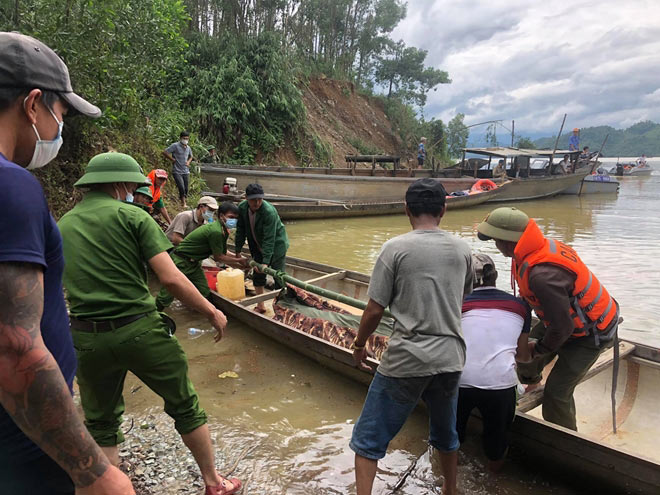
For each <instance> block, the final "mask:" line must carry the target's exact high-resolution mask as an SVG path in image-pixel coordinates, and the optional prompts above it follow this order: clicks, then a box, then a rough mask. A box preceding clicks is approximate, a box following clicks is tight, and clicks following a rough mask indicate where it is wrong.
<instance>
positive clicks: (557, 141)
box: [550, 114, 568, 170]
mask: <svg viewBox="0 0 660 495" xmlns="http://www.w3.org/2000/svg"><path fill="white" fill-rule="evenodd" d="M567 115H568V114H564V120H562V121H561V127H560V128H559V134H557V139H556V140H555V147H554V148H553V149H552V155H550V169H551V170H552V160H554V158H555V152H556V151H557V146H559V138H560V137H561V133H562V131H563V130H564V124H565V123H566V116H567Z"/></svg>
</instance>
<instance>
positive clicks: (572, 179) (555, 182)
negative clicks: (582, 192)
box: [457, 147, 590, 202]
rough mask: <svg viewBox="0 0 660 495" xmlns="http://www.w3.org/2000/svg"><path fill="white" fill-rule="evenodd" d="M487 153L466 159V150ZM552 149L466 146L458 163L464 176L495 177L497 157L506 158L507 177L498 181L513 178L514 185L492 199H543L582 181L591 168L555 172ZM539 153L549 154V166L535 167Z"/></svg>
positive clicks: (472, 152) (474, 152) (560, 151)
mask: <svg viewBox="0 0 660 495" xmlns="http://www.w3.org/2000/svg"><path fill="white" fill-rule="evenodd" d="M468 153H469V154H473V155H477V156H484V157H486V159H474V158H472V159H469V160H467V159H466V154H468ZM569 153H571V152H569V151H566V150H559V151H557V152H556V155H558V156H559V155H564V154H569ZM549 155H552V152H548V151H538V150H527V149H517V148H506V147H496V148H465V149H464V150H463V159H462V161H461V162H460V163H458V164H457V167H459V168H460V171H461V174H463V176H465V175H467V174H470V175H472V176H473V177H475V178H492V177H493V170H494V168H495V164H494V163H493V161H494V160H493V159H496V160H498V161H499V160H502V161H503V162H504V172H505V173H506V179H497V178H494V179H493V180H494V181H495V182H499V181H502V180H511V185H510V186H509V187H508V188H507V190H506V191H503V192H502V193H500V194H498V195H497V197H495V198H493V199H492V200H490V201H492V202H502V201H521V200H529V199H540V198H547V197H550V196H555V195H557V194H559V193H561V192H562V191H564V190H565V189H568V188H569V187H572V186H574V185H575V184H579V183H580V182H581V181H582V179H583V178H584V177H586V175H587V174H588V173H589V172H590V171H589V170H588V169H586V168H583V169H578V170H577V171H576V172H575V173H571V174H566V175H551V174H549V171H550V170H551V169H552V163H549V161H550V160H551V159H552V157H551V156H549ZM535 157H542V158H544V159H545V158H548V159H549V160H548V166H547V167H546V166H544V167H541V168H535V167H534V166H533V164H532V159H533V158H535Z"/></svg>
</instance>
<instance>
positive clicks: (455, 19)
mask: <svg viewBox="0 0 660 495" xmlns="http://www.w3.org/2000/svg"><path fill="white" fill-rule="evenodd" d="M392 38H393V39H403V40H404V41H405V43H406V44H407V45H412V46H416V47H419V48H424V49H426V50H428V56H427V59H426V61H427V64H428V65H432V66H433V67H436V68H439V69H443V70H446V71H447V72H449V77H450V78H451V79H452V83H451V84H448V85H440V86H439V87H438V89H437V91H436V92H431V93H430V94H429V99H428V103H427V107H426V109H425V116H426V117H427V118H430V117H439V118H442V119H443V120H445V121H447V120H449V119H451V118H452V117H453V116H454V115H456V113H457V112H462V113H464V114H465V115H466V117H465V122H466V124H468V125H469V124H473V123H477V122H482V121H485V120H494V119H504V120H505V121H507V122H504V124H505V125H507V127H510V124H511V120H512V119H515V121H516V134H521V135H523V136H539V135H552V134H556V133H557V131H558V130H559V126H560V125H561V119H562V117H563V114H564V113H567V114H568V117H567V120H566V127H568V128H573V127H590V126H595V125H611V126H613V127H616V128H624V127H628V126H630V125H631V124H634V123H635V122H639V121H640V120H647V119H648V120H653V121H655V122H660V0H648V1H645V0H624V1H622V0H596V1H589V0H573V1H565V0H554V1H547V0H408V16H407V17H406V19H404V20H403V21H402V22H401V23H400V24H399V26H397V28H396V30H395V31H394V32H393V33H392ZM475 131H476V129H475ZM498 134H499V132H498Z"/></svg>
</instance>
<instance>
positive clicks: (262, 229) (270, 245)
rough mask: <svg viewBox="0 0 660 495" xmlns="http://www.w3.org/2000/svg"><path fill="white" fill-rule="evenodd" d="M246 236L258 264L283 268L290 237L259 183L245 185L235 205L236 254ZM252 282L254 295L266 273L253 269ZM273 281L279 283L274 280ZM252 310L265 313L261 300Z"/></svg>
mask: <svg viewBox="0 0 660 495" xmlns="http://www.w3.org/2000/svg"><path fill="white" fill-rule="evenodd" d="M246 238H247V241H248V246H249V247H250V254H251V255H252V258H254V260H255V261H256V262H257V263H263V264H264V265H267V266H268V267H270V268H272V269H273V270H284V264H285V259H286V251H287V249H289V238H288V237H287V235H286V230H285V229H284V224H283V223H282V221H281V220H280V216H279V214H278V213H277V210H276V209H275V207H274V206H273V205H271V204H270V203H269V202H268V201H264V189H263V187H261V185H260V184H248V186H247V187H246V188H245V201H242V202H241V203H240V204H239V205H238V223H237V224H236V256H240V255H241V250H242V249H243V244H245V239H246ZM252 282H253V283H254V291H255V292H256V293H257V295H258V294H263V293H264V287H265V286H266V274H265V273H261V272H259V271H257V270H256V269H255V272H254V275H253V278H252ZM275 284H276V285H278V283H277V281H275ZM255 311H257V312H258V313H265V312H266V307H265V306H264V303H263V302H260V303H258V304H257V306H256V308H255Z"/></svg>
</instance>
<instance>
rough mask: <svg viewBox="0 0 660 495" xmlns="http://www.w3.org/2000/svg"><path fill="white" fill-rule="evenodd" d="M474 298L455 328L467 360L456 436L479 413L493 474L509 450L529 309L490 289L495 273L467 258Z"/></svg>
mask: <svg viewBox="0 0 660 495" xmlns="http://www.w3.org/2000/svg"><path fill="white" fill-rule="evenodd" d="M472 267H473V269H474V292H472V294H470V295H469V296H467V297H466V298H465V301H464V302H463V316H462V318H461V325H462V327H463V337H464V338H465V343H466V345H467V359H466V361H465V367H464V368H463V374H462V375H461V381H460V388H459V392H458V412H457V420H456V425H457V430H458V438H459V439H460V441H461V443H463V442H464V441H465V434H466V430H467V423H468V419H469V418H470V414H471V413H472V410H473V409H474V408H477V409H478V410H479V412H480V413H481V418H482V423H483V434H482V439H483V446H484V451H485V453H486V457H487V458H488V469H489V471H491V472H497V471H499V470H500V468H501V467H502V464H503V463H504V457H505V456H506V452H507V449H508V448H509V431H510V429H511V423H513V418H514V417H515V415H516V386H517V385H518V377H517V376H516V359H517V360H518V361H528V360H529V346H528V342H527V336H528V335H529V329H530V325H531V321H532V312H531V310H530V308H529V305H528V304H527V303H525V302H524V301H522V300H521V299H519V298H517V297H514V296H513V295H511V294H507V293H506V292H504V291H502V290H499V289H497V288H496V287H495V282H496V281H497V270H496V269H495V263H494V262H493V260H492V259H491V258H490V257H489V256H487V255H485V254H473V255H472Z"/></svg>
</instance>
